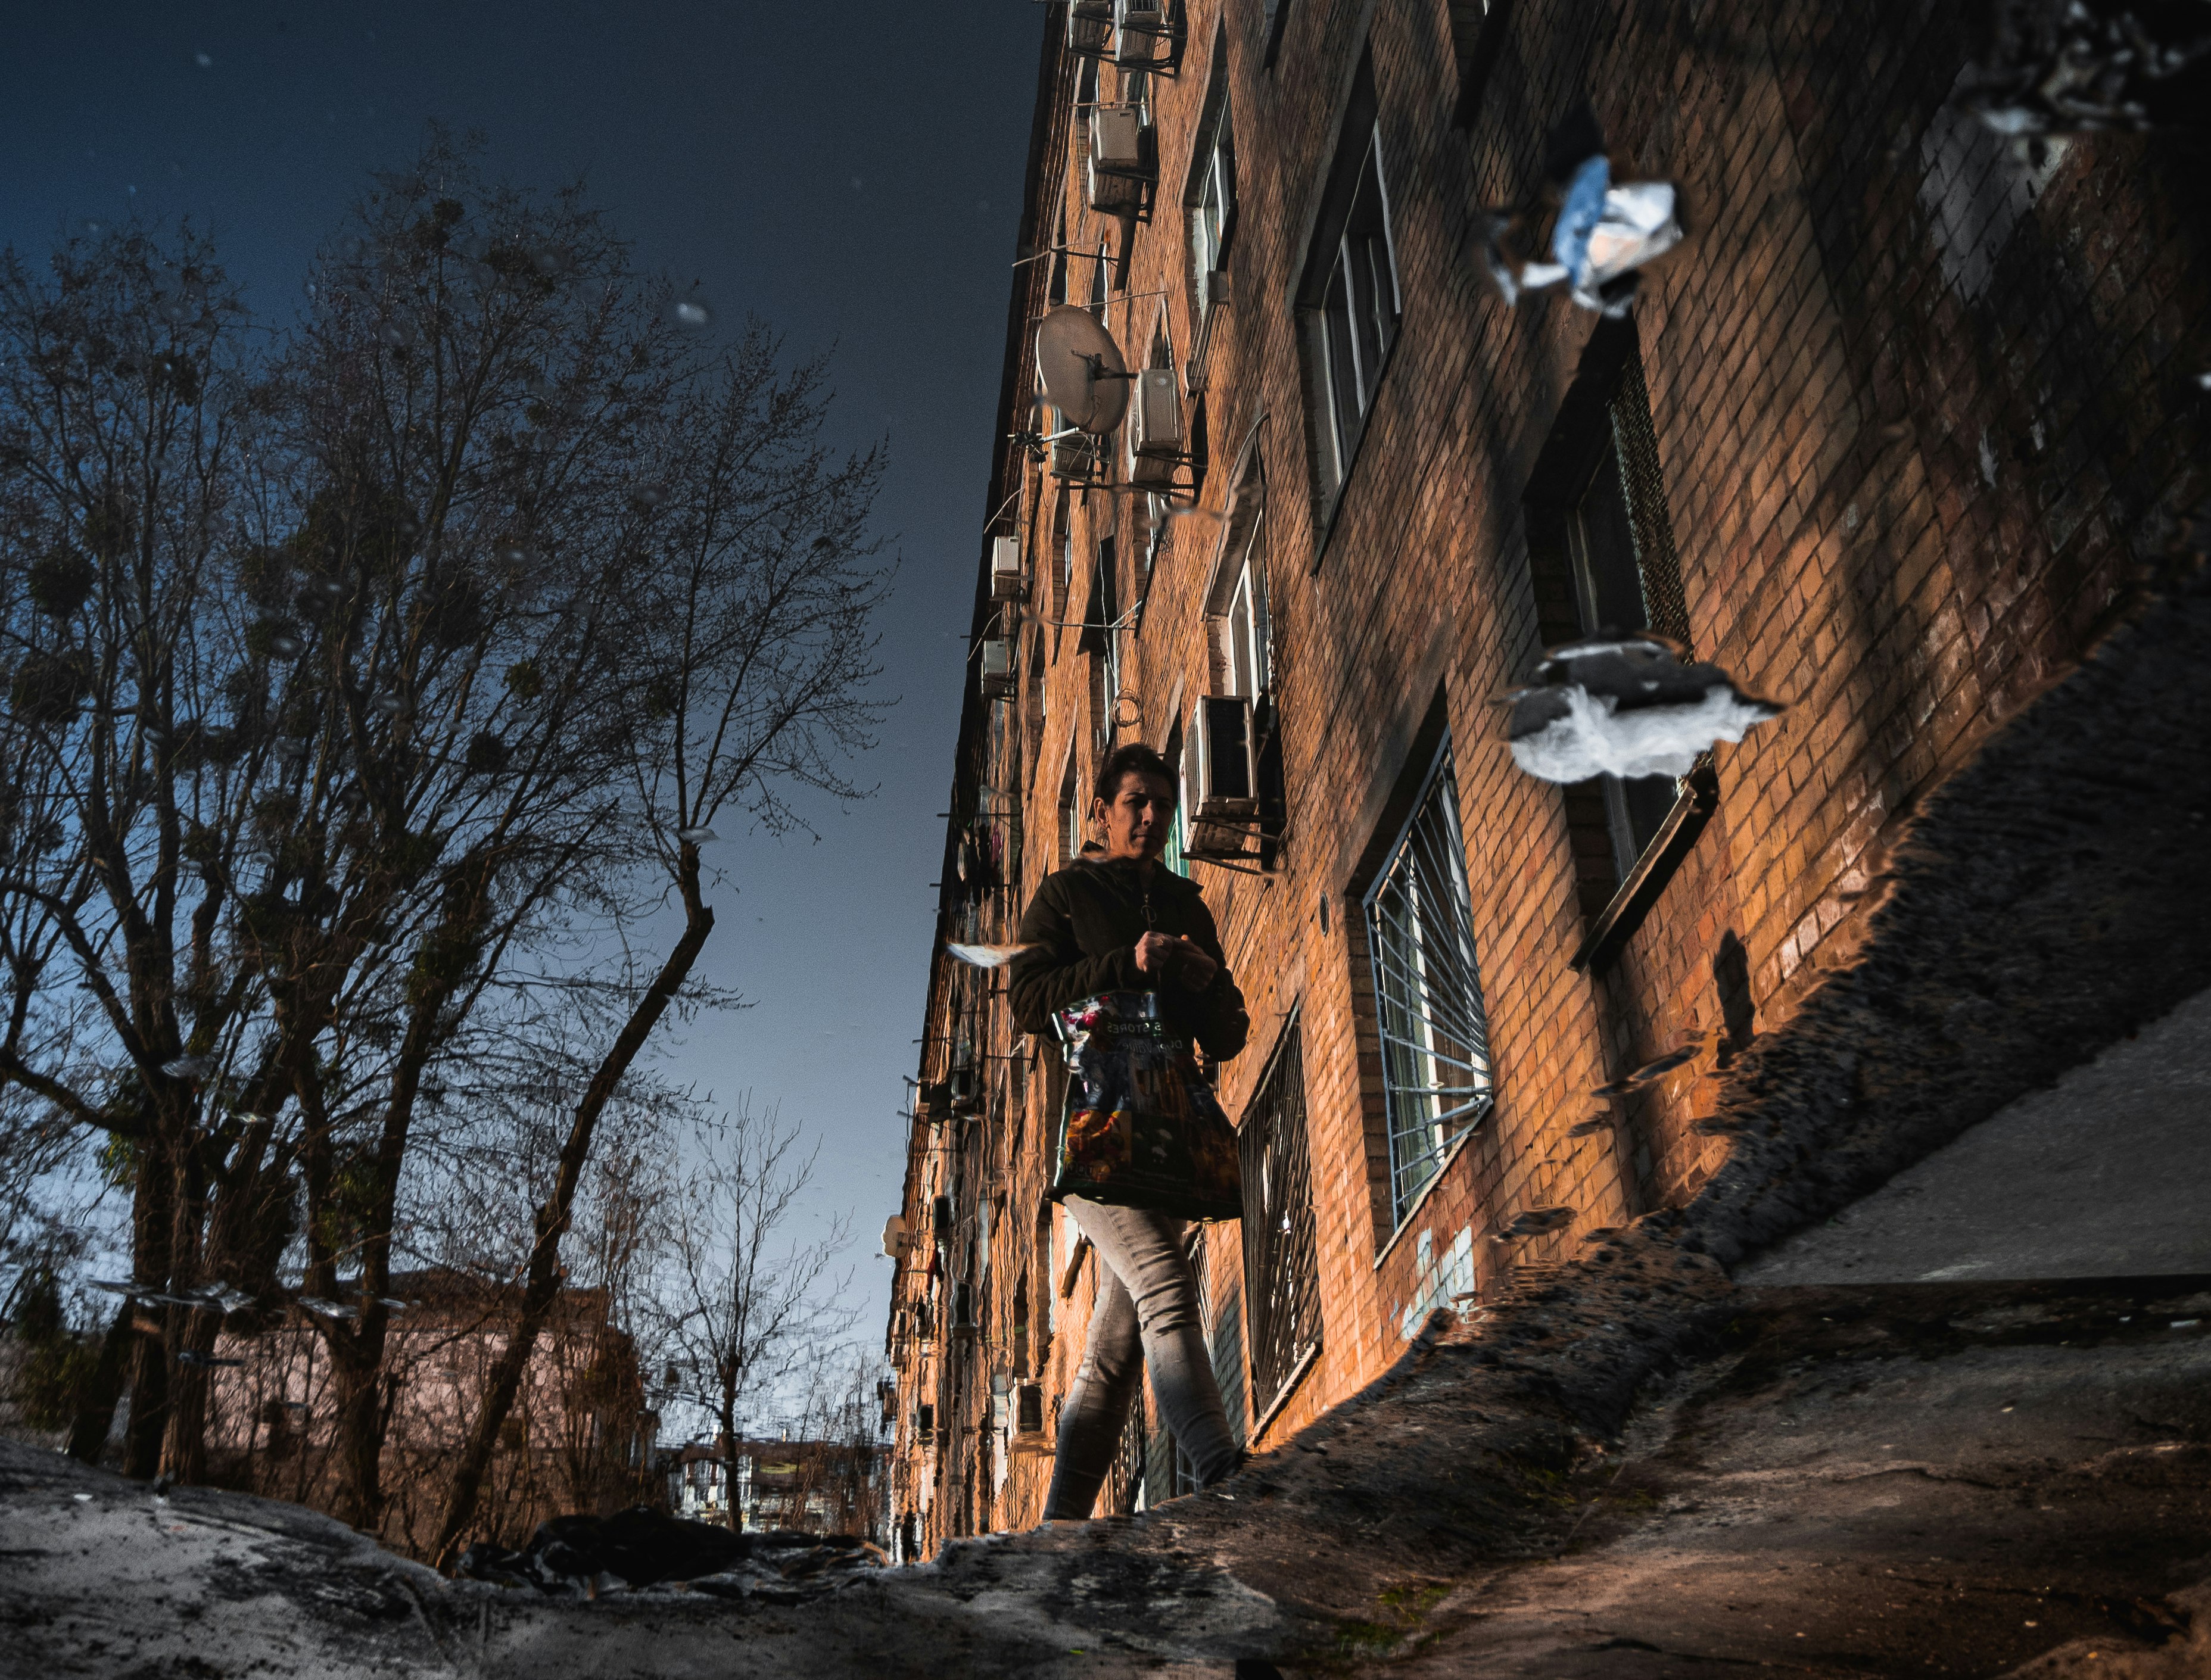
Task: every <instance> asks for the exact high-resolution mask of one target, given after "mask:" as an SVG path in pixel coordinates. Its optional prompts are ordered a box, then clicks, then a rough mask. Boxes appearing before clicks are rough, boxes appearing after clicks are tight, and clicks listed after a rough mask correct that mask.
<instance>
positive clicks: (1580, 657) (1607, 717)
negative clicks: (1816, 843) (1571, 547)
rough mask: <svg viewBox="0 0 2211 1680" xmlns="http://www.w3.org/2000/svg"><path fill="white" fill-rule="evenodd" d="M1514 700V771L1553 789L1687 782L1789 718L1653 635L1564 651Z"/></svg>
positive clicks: (1610, 637)
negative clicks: (1703, 765)
mask: <svg viewBox="0 0 2211 1680" xmlns="http://www.w3.org/2000/svg"><path fill="white" fill-rule="evenodd" d="M1505 702H1506V704H1509V705H1510V706H1511V715H1510V717H1509V719H1508V721H1507V722H1506V724H1505V739H1506V740H1507V741H1508V742H1509V743H1510V745H1511V749H1512V761H1513V762H1514V763H1515V764H1518V765H1519V766H1520V768H1521V769H1522V770H1523V771H1526V772H1527V773H1528V774H1529V775H1530V776H1532V777H1536V778H1537V779H1538V780H1539V781H1543V782H1586V781H1587V780H1589V779H1590V777H1593V776H1617V777H1623V778H1630V779H1632V778H1633V777H1643V776H1687V774H1688V773H1689V771H1690V770H1691V769H1692V768H1693V766H1694V765H1695V764H1696V761H1697V755H1698V754H1699V753H1700V752H1705V751H1706V750H1708V749H1709V748H1710V747H1711V746H1712V744H1713V743H1714V742H1715V741H1722V740H1724V741H1739V740H1742V738H1743V737H1744V736H1745V735H1746V734H1748V733H1749V732H1750V731H1751V729H1753V728H1754V727H1756V726H1757V725H1758V724H1760V723H1763V722H1766V721H1767V720H1768V719H1771V718H1775V717H1778V716H1781V714H1782V712H1783V710H1784V707H1783V706H1782V705H1781V704H1778V702H1775V701H1772V700H1766V699H1761V698H1759V697H1758V696H1756V695H1754V694H1749V693H1746V692H1744V691H1743V690H1742V688H1740V687H1739V686H1737V685H1736V683H1735V679H1734V678H1733V677H1731V676H1729V674H1727V673H1726V672H1725V671H1723V670H1722V669H1720V668H1719V667H1718V666H1717V665H1708V664H1702V663H1696V662H1687V650H1685V649H1684V648H1683V647H1682V646H1681V644H1679V643H1678V642H1675V641H1672V640H1670V639H1669V638H1666V637H1663V636H1659V635H1655V634H1653V633H1652V632H1649V631H1636V632H1632V633H1628V634H1616V633H1612V632H1600V633H1599V634H1598V635H1596V636H1594V637H1591V638H1589V639H1587V640H1585V641H1580V642H1572V643H1569V644H1566V646H1564V647H1559V648H1554V649H1552V650H1550V652H1548V654H1546V655H1545V656H1544V658H1543V662H1542V664H1541V665H1539V666H1537V667H1536V680H1535V682H1534V683H1532V684H1530V686H1527V687H1524V688H1517V689H1515V690H1513V691H1512V692H1511V693H1510V694H1508V695H1506V696H1505Z"/></svg>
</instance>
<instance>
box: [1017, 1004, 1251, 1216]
mask: <svg viewBox="0 0 2211 1680" xmlns="http://www.w3.org/2000/svg"><path fill="white" fill-rule="evenodd" d="M1052 1028H1053V1031H1054V1034H1055V1036H1057V1038H1058V1040H1059V1042H1060V1048H1061V1052H1062V1054H1063V1055H1064V1056H1065V1058H1066V1061H1067V1100H1066V1102H1065V1103H1064V1104H1063V1106H1062V1109H1061V1111H1060V1121H1059V1145H1058V1153H1057V1160H1056V1161H1055V1163H1054V1166H1053V1172H1052V1182H1051V1195H1052V1199H1053V1200H1055V1201H1056V1200H1058V1199H1059V1198H1060V1197H1062V1196H1081V1197H1084V1198H1086V1199H1087V1200H1091V1201H1095V1202H1104V1203H1106V1204H1108V1205H1110V1206H1115V1207H1141V1208H1148V1209H1150V1210H1151V1211H1152V1212H1156V1213H1167V1214H1172V1215H1174V1216H1175V1217H1177V1218H1184V1219H1236V1218H1242V1217H1243V1212H1244V1187H1243V1174H1242V1171H1241V1169H1240V1168H1239V1163H1238V1155H1237V1148H1236V1128H1235V1127H1233V1126H1232V1125H1230V1124H1229V1121H1228V1116H1227V1115H1226V1114H1224V1113H1223V1112H1221V1103H1220V1102H1219V1101H1218V1100H1217V1099H1216V1098H1215V1097H1214V1094H1213V1089H1212V1087H1211V1086H1210V1085H1207V1084H1206V1082H1205V1078H1204V1076H1203V1075H1202V1073H1199V1072H1198V1067H1197V1058H1196V1056H1195V1055H1193V1054H1191V1051H1190V1042H1189V1040H1187V1039H1186V1038H1182V1037H1179V1036H1176V1035H1175V1034H1174V1033H1172V1031H1171V1030H1170V1029H1169V1028H1168V1026H1167V1024H1166V1023H1165V1022H1164V1021H1162V1020H1161V1019H1160V1012H1159V998H1158V996H1157V994H1154V993H1151V992H1100V993H1099V994H1098V995H1097V996H1095V997H1090V998H1085V999H1083V1000H1082V1001H1081V1002H1080V1003H1076V1004H1070V1005H1069V1006H1068V1007H1066V1008H1065V1009H1062V1010H1059V1011H1057V1012H1055V1013H1054V1015H1053V1017H1052Z"/></svg>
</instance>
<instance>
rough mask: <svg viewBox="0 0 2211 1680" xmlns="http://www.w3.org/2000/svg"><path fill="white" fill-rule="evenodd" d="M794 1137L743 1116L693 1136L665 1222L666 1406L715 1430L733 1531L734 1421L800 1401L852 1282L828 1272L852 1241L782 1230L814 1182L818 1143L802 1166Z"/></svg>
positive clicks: (796, 1131) (834, 1229) (841, 1316)
mask: <svg viewBox="0 0 2211 1680" xmlns="http://www.w3.org/2000/svg"><path fill="white" fill-rule="evenodd" d="M801 1135H802V1134H801V1130H800V1128H799V1127H797V1126H795V1125H792V1126H786V1125H784V1124H783V1123H782V1121H780V1120H779V1119H778V1117H777V1115H776V1112H775V1110H774V1109H768V1110H766V1112H765V1113H762V1114H754V1112H753V1111H752V1110H751V1109H750V1107H749V1106H748V1105H744V1106H740V1107H739V1108H738V1109H736V1111H735V1112H734V1113H732V1114H731V1115H730V1116H729V1117H728V1119H727V1120H726V1121H724V1123H722V1124H721V1125H720V1126H718V1127H701V1128H700V1133H699V1149H700V1160H699V1163H698V1164H697V1166H696V1167H695V1169H694V1172H693V1174H692V1175H691V1177H690V1180H689V1181H688V1183H687V1184H686V1185H685V1187H684V1189H683V1194H681V1197H680V1198H679V1199H678V1200H677V1201H676V1203H675V1216H674V1219H673V1230H672V1233H671V1235H672V1238H673V1243H672V1246H673V1248H674V1254H673V1257H672V1264H671V1266H670V1268H669V1271H670V1278H669V1297H668V1299H667V1301H666V1303H665V1308H664V1310H665V1313H666V1318H667V1326H668V1327H667V1330H666V1333H665V1335H664V1341H665V1344H666V1345H667V1347H668V1349H669V1353H670V1355H671V1369H673V1371H674V1372H675V1375H676V1377H677V1381H676V1383H675V1386H674V1387H673V1389H672V1390H671V1398H672V1399H678V1400H680V1401H684V1402H688V1403H689V1404H690V1405H693V1406H695V1407H696V1408H697V1409H698V1410H699V1411H702V1412H704V1413H705V1414H706V1416H707V1417H710V1418H711V1419H712V1420H713V1423H714V1425H715V1426H716V1429H717V1431H718V1437H719V1446H720V1448H721V1450H722V1452H723V1453H724V1455H725V1457H724V1474H725V1476H726V1477H727V1478H728V1485H729V1487H730V1490H731V1498H730V1503H729V1521H730V1527H732V1528H735V1527H737V1526H739V1514H738V1511H737V1506H736V1497H735V1490H736V1469H737V1467H736V1463H735V1457H736V1453H737V1452H738V1449H739V1446H740V1443H741V1442H742V1439H743V1436H742V1430H741V1427H740V1424H741V1420H742V1418H743V1417H745V1415H746V1414H747V1413H748V1411H749V1412H750V1413H751V1414H752V1415H753V1416H754V1417H760V1416H761V1415H762V1414H763V1413H764V1411H766V1410H767V1409H769V1408H771V1407H775V1406H777V1405H778V1404H780V1405H783V1406H784V1407H786V1408H787V1407H788V1406H789V1405H791V1402H792V1401H793V1400H794V1399H796V1400H797V1401H798V1402H799V1403H800V1405H801V1407H802V1408H803V1399H804V1396H805V1394H806V1393H807V1392H808V1389H809V1387H810V1386H811V1384H812V1381H814V1380H815V1379H816V1377H817V1375H818V1367H819V1365H820V1363H821V1358H822V1355H823V1353H824V1351H825V1350H827V1349H829V1348H831V1347H833V1345H834V1344H835V1343H836V1340H837V1339H838V1338H839V1337H840V1336H841V1335H842V1334H843V1333H844V1332H845V1330H847V1329H848V1328H850V1326H851V1321H852V1312H851V1308H848V1307H846V1306H845V1305H844V1304H843V1303H842V1301H841V1296H842V1295H843V1294H844V1291H845V1288H846V1287H847V1286H848V1285H849V1284H850V1281H851V1280H850V1278H849V1276H846V1277H841V1278H840V1277H837V1276H834V1275H833V1273H832V1271H831V1268H832V1266H833V1265H834V1264H835V1262H836V1260H837V1257H838V1255H839V1254H841V1253H842V1252H843V1250H844V1248H845V1245H846V1244H847V1243H848V1242H850V1240H851V1230H850V1227H849V1224H848V1222H847V1221H846V1220H845V1219H844V1218H837V1219H833V1220H832V1221H831V1222H830V1224H829V1225H828V1227H827V1230H825V1231H824V1232H823V1233H822V1235H821V1236H819V1237H817V1238H815V1240H814V1241H812V1242H806V1241H803V1240H802V1239H801V1238H800V1237H799V1236H798V1235H797V1232H795V1231H794V1230H792V1229H791V1225H792V1223H793V1221H794V1218H795V1216H796V1214H797V1210H798V1202H799V1198H800V1196H801V1195H802V1194H803V1192H804V1190H805V1189H806V1187H807V1186H808V1185H809V1183H811V1182H812V1181H813V1177H814V1169H815V1162H816V1160H817V1159H818V1158H819V1154H820V1149H819V1145H817V1146H816V1147H815V1149H814V1150H812V1151H809V1152H808V1153H806V1154H805V1155H803V1156H802V1155H800V1153H799V1148H800V1139H801Z"/></svg>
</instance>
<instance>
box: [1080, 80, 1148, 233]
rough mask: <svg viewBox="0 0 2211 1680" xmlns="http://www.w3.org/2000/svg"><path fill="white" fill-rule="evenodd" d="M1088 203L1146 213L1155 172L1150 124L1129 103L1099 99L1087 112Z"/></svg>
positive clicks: (1107, 210) (1104, 209)
mask: <svg viewBox="0 0 2211 1680" xmlns="http://www.w3.org/2000/svg"><path fill="white" fill-rule="evenodd" d="M1086 168H1087V178H1088V183H1089V190H1090V208H1092V209H1093V210H1095V211H1096V212H1098V213H1099V215H1115V216H1119V215H1132V216H1137V217H1146V216H1149V215H1151V210H1152V191H1153V189H1154V186H1155V185H1156V184H1158V181H1159V176H1160V166H1159V150H1158V147H1157V145H1156V143H1155V140H1154V135H1153V133H1152V125H1151V124H1149V123H1148V122H1146V121H1145V120H1144V114H1143V112H1142V111H1141V110H1139V109H1138V108H1137V107H1136V106H1133V105H1101V106H1099V107H1098V108H1097V109H1096V110H1095V111H1093V112H1091V113H1090V155H1089V157H1088V159H1087V160H1086Z"/></svg>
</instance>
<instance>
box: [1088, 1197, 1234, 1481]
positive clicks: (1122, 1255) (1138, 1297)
mask: <svg viewBox="0 0 2211 1680" xmlns="http://www.w3.org/2000/svg"><path fill="white" fill-rule="evenodd" d="M1061 1206H1063V1207H1065V1208H1066V1209H1067V1213H1068V1217H1069V1218H1071V1219H1072V1220H1074V1221H1075V1229H1076V1230H1079V1231H1081V1233H1082V1234H1083V1235H1084V1236H1087V1237H1088V1238H1089V1239H1090V1246H1091V1247H1092V1248H1095V1249H1096V1250H1097V1251H1098V1259H1099V1262H1100V1265H1099V1273H1098V1299H1097V1304H1096V1306H1095V1307H1093V1308H1092V1309H1091V1314H1090V1335H1089V1339H1088V1340H1087V1342H1085V1343H1084V1345H1083V1349H1082V1363H1081V1366H1080V1367H1078V1368H1077V1369H1076V1371H1075V1381H1074V1382H1073V1384H1072V1385H1070V1386H1069V1389H1068V1391H1067V1393H1066V1395H1065V1397H1064V1398H1063V1399H1062V1401H1061V1403H1060V1410H1059V1441H1058V1444H1057V1450H1056V1452H1055V1453H1054V1455H1053V1459H1052V1467H1051V1492H1050V1493H1048V1494H1046V1495H1045V1502H1044V1514H1045V1520H1047V1521H1051V1520H1055V1519H1058V1520H1064V1519H1069V1518H1072V1519H1076V1520H1080V1519H1081V1518H1084V1517H1087V1516H1088V1515H1089V1514H1090V1508H1091V1507H1092V1506H1093V1505H1094V1504H1096V1503H1097V1501H1098V1490H1099V1487H1100V1486H1102V1485H1103V1484H1104V1483H1105V1473H1106V1472H1108V1471H1109V1470H1111V1469H1112V1467H1113V1454H1114V1453H1115V1451H1116V1449H1117V1448H1118V1447H1119V1446H1120V1442H1121V1430H1122V1429H1123V1427H1124V1425H1125V1424H1126V1423H1127V1422H1128V1418H1129V1408H1130V1406H1131V1405H1134V1404H1135V1403H1136V1399H1137V1398H1138V1396H1139V1395H1140V1394H1141V1393H1142V1389H1143V1381H1144V1367H1145V1365H1146V1364H1149V1365H1150V1366H1151V1369H1152V1393H1154V1394H1155V1395H1156V1396H1157V1397H1158V1399H1159V1404H1160V1411H1162V1412H1164V1413H1165V1414H1166V1422H1167V1427H1168V1428H1169V1429H1172V1430H1173V1431H1174V1437H1175V1441H1177V1443H1178V1445H1179V1446H1180V1447H1181V1448H1182V1450H1183V1452H1184V1453H1186V1454H1187V1455H1188V1456H1189V1459H1190V1463H1191V1464H1192V1465H1194V1466H1195V1467H1196V1472H1197V1479H1198V1481H1199V1483H1200V1484H1202V1485H1207V1486H1209V1485H1211V1484H1213V1483H1215V1482H1217V1481H1219V1480H1221V1478H1223V1477H1225V1476H1227V1474H1228V1473H1229V1472H1231V1471H1233V1470H1234V1469H1235V1468H1236V1465H1237V1462H1238V1459H1239V1451H1238V1448H1237V1446H1236V1441H1235V1439H1234V1437H1233V1436H1232V1435H1230V1434H1229V1433H1228V1414H1227V1412H1226V1411H1224V1410H1223V1409H1222V1407H1221V1388H1220V1385H1219V1384H1217V1383H1216V1382H1215V1381H1214V1380H1213V1361H1212V1359H1211V1357H1209V1355H1208V1353H1207V1351H1206V1346H1205V1330H1204V1326H1202V1324H1200V1322H1199V1321H1198V1312H1197V1280H1196V1278H1193V1277H1191V1275H1190V1260H1189V1258H1188V1256H1187V1255H1185V1254H1184V1252H1183V1243H1182V1239H1183V1222H1182V1221H1181V1220H1179V1219H1174V1218H1168V1217H1167V1216H1166V1214H1164V1213H1148V1212H1143V1211H1142V1210H1141V1209H1137V1208H1133V1207H1107V1206H1105V1205H1104V1204H1102V1203H1099V1202H1093V1201H1085V1200H1082V1198H1081V1197H1080V1196H1069V1197H1068V1198H1067V1199H1066V1200H1064V1201H1063V1203H1062V1204H1061Z"/></svg>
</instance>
